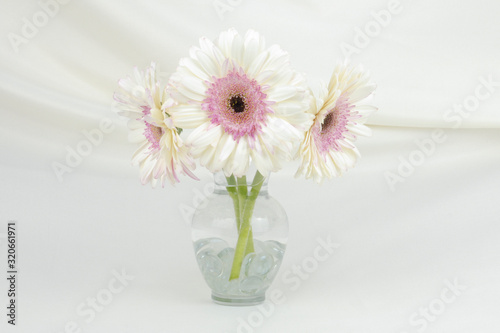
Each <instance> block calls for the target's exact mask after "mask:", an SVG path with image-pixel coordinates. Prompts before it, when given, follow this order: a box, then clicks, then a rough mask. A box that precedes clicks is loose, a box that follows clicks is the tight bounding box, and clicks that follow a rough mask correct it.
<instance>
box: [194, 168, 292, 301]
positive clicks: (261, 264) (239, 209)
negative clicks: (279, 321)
mask: <svg viewBox="0 0 500 333" xmlns="http://www.w3.org/2000/svg"><path fill="white" fill-rule="evenodd" d="M248 178H249V181H248V182H247V177H246V176H243V177H234V176H231V177H225V176H224V174H222V173H217V174H215V175H214V191H213V193H212V194H211V195H209V196H208V197H206V198H205V200H204V201H203V202H202V203H201V204H200V205H199V206H198V207H197V208H196V210H195V212H194V214H193V219H192V224H191V227H192V240H193V245H194V251H195V255H196V260H197V262H198V266H199V268H200V270H201V273H202V274H203V277H204V279H205V281H206V283H207V284H208V286H209V287H210V288H211V290H212V300H213V301H214V302H215V303H218V304H223V305H255V304H259V303H262V302H263V301H264V300H265V292H266V290H267V289H268V287H269V286H270V285H271V282H272V281H273V279H274V278H275V276H276V274H277V272H278V269H279V267H280V265H281V262H282V260H283V255H284V252H285V248H286V242H287V239H288V219H287V216H286V213H285V210H284V209H283V207H282V206H281V205H280V203H279V202H278V201H276V200H275V199H274V198H272V197H271V196H270V195H269V192H268V180H269V179H268V178H264V177H262V175H261V174H260V173H258V172H256V174H255V176H253V175H252V176H251V177H250V176H249V177H248ZM252 178H253V180H252Z"/></svg>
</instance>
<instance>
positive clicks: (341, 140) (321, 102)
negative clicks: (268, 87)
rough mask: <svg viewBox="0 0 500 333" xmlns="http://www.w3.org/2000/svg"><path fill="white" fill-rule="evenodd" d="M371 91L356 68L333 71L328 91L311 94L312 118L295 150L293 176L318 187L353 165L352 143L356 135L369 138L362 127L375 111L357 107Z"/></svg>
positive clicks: (372, 86) (355, 156)
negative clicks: (298, 161)
mask: <svg viewBox="0 0 500 333" xmlns="http://www.w3.org/2000/svg"><path fill="white" fill-rule="evenodd" d="M375 87H376V86H375V84H373V83H370V82H369V76H368V75H367V74H365V73H363V71H362V70H361V69H359V68H352V67H348V66H346V65H338V66H337V67H336V68H335V70H334V72H333V75H332V78H331V80H330V84H329V85H328V87H327V86H326V84H323V85H322V86H321V88H320V91H319V93H318V94H314V97H315V98H314V99H313V102H312V104H311V108H310V110H309V112H311V113H312V114H314V115H315V118H314V122H313V124H312V126H311V128H310V129H309V131H308V132H307V133H306V135H305V138H304V141H303V142H302V144H301V146H300V149H299V158H300V159H301V165H300V167H299V169H298V171H297V174H296V176H300V175H304V176H305V177H306V178H313V179H314V180H315V181H316V182H318V183H319V182H321V181H322V180H323V179H324V178H325V177H326V178H332V177H337V176H340V175H341V174H342V172H344V171H346V170H347V169H349V168H352V167H353V166H354V165H355V162H356V160H357V159H358V157H359V156H360V154H359V151H358V149H357V148H356V146H355V145H354V141H355V140H356V137H357V136H358V135H362V136H369V135H371V130H370V129H369V128H368V127H366V126H365V125H364V123H365V121H366V119H367V117H368V116H369V115H370V114H371V113H372V112H374V111H376V110H377V108H375V107H373V106H370V105H360V104H359V103H360V102H361V101H362V100H363V99H365V98H366V97H368V96H369V95H370V94H371V93H372V92H373V91H374V90H375Z"/></svg>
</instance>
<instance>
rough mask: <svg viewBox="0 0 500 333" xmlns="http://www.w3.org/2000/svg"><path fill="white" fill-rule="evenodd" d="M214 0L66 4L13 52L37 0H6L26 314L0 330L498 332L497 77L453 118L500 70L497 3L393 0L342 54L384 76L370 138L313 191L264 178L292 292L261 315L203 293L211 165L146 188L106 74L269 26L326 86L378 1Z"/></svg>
mask: <svg viewBox="0 0 500 333" xmlns="http://www.w3.org/2000/svg"><path fill="white" fill-rule="evenodd" d="M221 1H222V0H221ZM213 3H214V2H212V1H206V2H195V1H168V2H164V1H149V2H147V3H139V2H137V3H136V2H132V1H117V0H115V1H106V2H104V1H97V0H94V1H85V2H77V1H73V2H69V3H68V4H64V5H60V8H59V12H58V13H56V14H55V15H54V17H51V18H50V19H49V20H48V22H47V24H46V25H45V26H43V27H40V28H39V31H38V33H36V35H35V36H34V37H33V38H31V39H29V41H28V43H26V44H22V45H20V46H19V50H18V51H19V52H17V53H16V52H15V51H14V49H13V48H12V45H11V44H10V43H9V39H8V38H7V36H8V34H9V33H11V32H13V33H16V34H21V29H22V26H23V24H24V23H23V17H26V18H28V19H31V18H32V16H33V15H36V13H38V12H39V11H40V8H41V7H40V5H39V4H38V3H37V2H34V1H16V2H14V1H3V3H2V11H1V14H0V18H1V20H0V22H1V23H0V26H1V32H2V35H3V36H4V38H2V39H1V40H0V44H1V46H0V85H1V87H2V89H1V90H0V95H1V101H2V102H1V105H0V110H1V112H2V122H1V124H0V128H1V141H0V142H1V146H0V149H1V156H2V157H1V164H0V165H1V171H2V191H1V192H0V194H1V196H0V202H1V208H2V209H1V211H0V223H1V225H2V227H1V228H2V230H0V233H1V232H4V230H3V229H5V228H6V223H7V221H8V220H12V219H13V220H17V221H18V226H19V252H20V259H19V260H20V261H19V267H20V268H19V270H20V277H19V279H20V280H19V286H18V288H19V298H18V302H19V313H18V315H19V317H18V326H16V327H15V328H13V327H10V325H7V324H6V319H5V318H6V317H5V314H4V312H5V311H6V310H5V309H4V310H1V311H2V312H1V313H0V318H3V319H1V323H0V328H1V329H0V331H2V332H41V333H44V332H58V333H59V332H64V331H65V325H66V324H67V323H68V322H70V321H74V322H76V324H77V325H78V328H79V329H81V332H153V333H156V332H157V333H163V332H214V333H215V332H216V333H220V332H238V325H239V324H240V319H242V320H248V319H249V320H250V322H251V323H252V324H254V325H255V326H256V327H255V328H252V329H253V331H255V332H308V333H309V332H355V333H358V332H370V333H376V332H383V333H388V332H389V333H391V332H394V333H402V332H408V333H413V332H419V331H425V332H467V333H468V332H498V331H499V330H500V322H499V320H498V312H499V311H500V286H499V283H498V282H499V280H500V267H499V266H500V245H499V244H500V242H499V238H500V225H499V223H498V222H499V216H500V208H499V204H498V203H499V199H500V197H499V190H498V189H499V188H500V168H499V167H500V145H499V143H500V131H499V129H500V115H499V107H500V87H498V86H497V87H494V88H493V90H494V91H493V93H492V94H491V96H489V97H488V98H485V99H484V100H483V101H481V102H480V103H479V106H478V108H477V110H475V111H474V112H471V113H470V115H468V116H467V118H465V117H460V118H459V120H463V122H462V123H460V126H459V127H458V128H456V129H454V128H451V127H452V126H453V124H454V122H450V121H446V120H445V118H444V117H445V115H446V114H447V112H448V111H447V110H449V109H451V108H452V107H453V105H454V104H460V103H464V102H465V101H466V100H467V99H468V98H469V97H470V96H473V94H474V93H475V90H476V88H477V87H478V86H480V85H481V83H480V78H481V77H483V78H488V77H489V76H491V77H492V79H493V81H495V82H498V81H500V63H499V60H498V59H499V57H500V47H499V44H498V40H499V37H500V24H499V21H498V18H497V16H498V15H497V14H498V11H499V10H500V6H499V5H498V2H495V1H482V2H481V3H478V2H477V1H471V0H467V1H460V2H459V3H458V2H456V1H437V2H431V1H418V2H417V1H403V0H402V1H401V2H400V7H401V11H400V12H399V13H398V14H396V15H392V19H391V21H390V23H389V24H388V25H387V26H386V27H384V28H383V29H382V30H381V32H380V34H379V35H378V36H375V37H373V38H371V40H370V43H369V45H368V46H366V47H365V48H362V49H361V50H360V53H359V54H356V55H354V56H353V59H352V61H353V62H354V63H358V62H361V63H363V64H364V65H365V67H366V68H368V69H370V71H371V73H372V77H373V79H374V81H376V82H377V83H378V86H379V87H378V90H377V96H376V99H375V104H377V106H379V108H380V110H379V112H378V113H377V114H376V115H375V116H374V117H373V118H372V119H371V120H370V122H369V123H370V124H372V125H374V126H373V129H374V135H373V137H372V138H363V139H361V140H359V141H358V142H359V149H360V151H361V152H362V155H363V158H362V159H361V160H360V163H359V164H358V166H357V167H356V168H355V169H353V170H351V171H350V172H348V173H347V175H346V176H345V177H342V178H339V179H335V180H333V181H331V182H327V183H325V184H323V185H321V186H318V185H316V184H314V183H313V182H306V181H303V180H292V178H291V174H292V173H293V168H292V167H290V168H288V169H287V170H284V171H283V172H282V173H280V174H277V175H273V177H272V179H271V182H270V191H271V193H272V194H273V196H274V197H276V198H277V199H278V200H279V201H280V202H281V203H282V204H283V206H284V207H285V208H286V210H287V212H288V214H289V219H290V226H291V228H290V240H289V246H288V249H287V253H286V255H285V260H284V263H283V266H282V268H281V271H280V274H279V276H278V278H277V280H276V281H275V283H274V284H273V286H272V287H271V289H272V290H277V291H276V292H280V291H281V292H282V293H283V295H284V301H283V302H282V303H281V304H278V305H275V306H274V309H273V311H271V313H270V314H269V315H262V314H260V315H259V313H261V312H256V311H264V312H265V310H266V309H267V307H269V304H270V303H268V304H267V307H266V308H261V310H259V308H257V307H243V308H231V307H223V306H218V305H215V304H213V303H212V302H211V301H210V292H209V289H208V287H207V286H205V284H204V282H203V280H202V277H201V274H200V273H199V272H198V268H197V265H196V262H195V259H194V255H193V251H192V247H191V242H190V235H189V227H188V225H187V223H186V222H185V221H184V220H183V216H182V214H181V212H180V210H179V207H183V206H187V205H191V203H192V200H193V197H194V196H195V192H194V189H195V188H196V189H199V190H200V191H203V187H204V184H205V183H206V182H208V181H210V176H209V175H208V174H206V173H203V172H202V173H201V174H202V178H203V181H202V182H200V183H196V182H194V181H191V180H188V179H186V180H185V181H183V182H182V183H180V184H179V185H177V186H176V187H175V188H170V187H167V188H165V189H155V190H152V189H150V188H149V187H143V186H141V185H140V184H139V180H138V176H137V175H138V170H136V169H134V168H132V167H131V166H130V163H129V160H130V156H131V154H132V152H133V151H134V149H135V147H133V146H131V145H130V144H128V143H127V142H126V129H125V126H124V123H123V122H122V121H121V120H120V119H118V117H116V116H115V115H114V114H113V113H112V108H111V105H112V100H111V96H112V93H113V91H114V90H115V89H116V81H117V80H118V79H119V78H122V77H124V76H126V75H128V74H130V73H131V70H132V68H133V66H139V67H144V66H146V65H147V64H149V62H150V61H156V62H157V63H159V65H160V66H161V68H162V69H163V70H164V71H165V73H171V72H172V71H174V70H175V67H176V65H177V62H178V60H179V58H180V57H183V56H185V55H187V52H188V49H189V46H190V45H193V44H197V41H198V38H199V37H200V36H202V35H205V36H208V37H210V38H215V37H216V36H217V35H218V33H219V32H220V31H221V30H225V29H227V28H229V27H235V28H237V29H238V30H239V31H240V32H244V31H245V30H246V29H248V28H253V29H255V30H257V31H259V32H261V33H262V34H263V35H265V36H266V40H267V42H268V44H274V43H278V44H280V45H281V46H282V47H283V48H284V49H285V50H287V51H289V52H290V54H291V57H292V61H293V63H294V65H295V67H296V68H297V69H298V70H300V71H303V72H306V73H307V74H308V77H309V80H310V81H311V83H314V82H315V81H317V80H320V79H321V80H328V78H329V73H330V72H331V70H332V68H333V66H334V64H335V62H336V61H337V60H340V59H342V52H341V50H340V45H341V44H342V43H343V42H345V43H350V44H352V43H353V39H354V37H355V31H356V30H355V29H356V27H359V28H361V29H363V28H364V27H365V26H366V25H367V24H368V23H369V22H370V21H372V20H373V18H372V17H371V16H370V12H371V11H380V10H382V9H387V8H388V2H386V1H367V0H366V1H361V0H360V1H351V2H348V1H345V2H341V1H312V2H308V3H306V2H302V1H273V2H271V1H245V0H243V1H232V3H235V4H236V5H235V6H234V8H233V10H232V11H228V12H225V13H224V14H223V17H222V19H221V18H220V17H219V16H218V15H217V12H216V10H215V9H214V6H213ZM478 89H480V91H481V92H482V93H483V94H484V93H486V92H487V90H484V88H478ZM105 117H107V118H110V119H112V120H113V121H114V123H115V127H114V130H113V131H112V132H111V133H109V134H105V136H104V139H103V142H102V144H100V145H98V146H97V147H94V148H93V150H92V153H91V154H90V155H89V156H87V157H85V158H84V159H83V162H82V163H81V165H79V166H77V167H75V168H73V171H72V172H71V173H66V174H64V175H63V180H62V182H59V181H58V179H57V177H56V175H55V173H54V172H53V170H52V167H51V164H52V162H54V161H57V162H61V163H64V159H65V156H66V148H65V147H66V146H69V147H71V148H75V147H76V146H77V145H78V144H79V143H80V142H81V141H82V140H83V139H84V136H83V134H82V133H81V131H82V130H92V129H95V128H98V126H99V122H100V121H101V119H103V118H105ZM435 128H443V129H444V135H445V137H446V140H445V141H444V142H442V143H438V144H436V145H435V148H434V149H433V151H432V153H431V154H429V156H427V157H425V160H424V161H422V163H421V165H419V166H417V167H416V168H415V170H414V172H413V173H412V174H411V175H410V176H408V177H406V178H404V180H405V181H404V182H398V183H396V184H395V185H394V188H393V190H391V187H390V186H389V184H388V182H387V181H386V173H387V172H392V173H394V174H397V172H398V170H397V169H398V166H399V164H400V160H399V158H400V157H402V158H404V159H408V158H409V157H410V156H413V158H418V154H419V153H416V151H417V148H418V147H417V145H416V143H415V142H414V141H415V140H416V139H417V140H424V139H429V138H432V133H433V131H434V129H435ZM441 137H442V136H441ZM412 154H413V155H412ZM422 156H423V155H422ZM328 236H330V237H331V239H332V240H333V241H335V242H336V243H338V244H339V245H340V247H339V248H338V249H336V250H335V251H334V253H333V254H332V255H331V256H330V257H329V258H328V259H327V260H326V261H324V262H320V263H319V264H318V267H317V269H315V270H314V271H313V272H311V273H310V274H309V276H308V277H307V278H305V279H304V280H297V277H298V275H297V274H296V273H293V271H292V268H293V266H294V265H299V266H300V265H302V263H307V262H309V263H310V262H311V260H312V259H310V258H312V257H313V255H314V251H315V249H316V247H317V246H318V244H319V243H318V241H317V238H318V237H320V238H322V239H326V238H327V237H328ZM5 251H6V249H5V242H3V243H2V253H5ZM0 258H3V259H2V264H1V267H2V271H5V255H4V254H2V255H1V256H0ZM307 258H309V259H307ZM303 260H305V261H303ZM122 269H123V270H125V271H126V272H127V273H128V274H129V275H132V276H134V279H133V280H132V281H129V282H128V285H127V286H126V287H125V288H124V289H123V291H122V292H120V293H118V294H116V295H114V297H113V300H112V301H111V302H110V303H109V305H106V306H105V307H104V308H103V309H102V311H101V312H96V316H95V318H93V319H92V320H90V322H86V320H85V319H88V318H89V317H88V316H85V315H84V316H82V315H79V314H78V313H77V309H78V308H79V306H80V305H81V304H82V303H84V302H86V301H87V298H91V297H96V296H97V295H98V294H99V293H102V290H103V289H105V288H108V286H109V283H110V282H112V281H113V279H114V275H113V271H121V270H122ZM2 274H3V273H2ZM455 279H456V280H457V281H458V283H459V284H460V285H463V286H466V287H467V288H466V290H464V291H462V292H460V295H459V296H458V297H455V298H454V300H452V301H450V302H449V303H446V305H445V307H444V308H442V309H441V308H439V305H440V304H445V303H442V302H441V301H439V300H438V299H439V298H440V297H445V298H446V299H448V300H450V298H452V296H453V295H452V294H450V292H448V291H447V290H446V289H447V288H448V287H447V283H446V282H445V281H449V282H452V283H453V281H454V280H455ZM292 280H293V281H295V282H292ZM297 281H300V283H297ZM5 282H6V281H5V280H4V279H2V283H0V287H1V288H2V289H1V291H0V304H5V302H6V301H7V297H6V283H5ZM443 295H444V296H443ZM447 297H448V298H447ZM429 306H430V307H434V310H435V311H438V312H440V311H441V310H442V311H443V312H442V313H441V314H439V315H437V316H435V318H432V321H431V320H429V321H427V323H428V325H427V326H426V327H425V329H423V330H422V329H421V328H423V324H422V318H423V317H420V315H419V314H418V311H420V310H419V309H420V308H428V307H429ZM2 308H4V307H3V306H2ZM84 309H88V308H84ZM87 313H88V312H87ZM415 313H417V315H415ZM264 317H265V318H264ZM259 318H264V320H263V321H262V322H259ZM412 318H413V319H414V320H420V321H419V324H415V323H414V324H413V325H412V324H411V323H410V320H411V319H412ZM257 326H258V327H257ZM419 329H420V330H419ZM66 331H67V332H70V331H72V330H66ZM239 331H240V332H245V330H243V329H240V330H239ZM247 331H248V330H247ZM75 332H78V330H76V331H75Z"/></svg>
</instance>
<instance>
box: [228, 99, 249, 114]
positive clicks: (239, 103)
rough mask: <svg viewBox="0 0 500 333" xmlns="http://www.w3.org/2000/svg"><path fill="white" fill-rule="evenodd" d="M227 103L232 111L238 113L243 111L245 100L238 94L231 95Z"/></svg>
mask: <svg viewBox="0 0 500 333" xmlns="http://www.w3.org/2000/svg"><path fill="white" fill-rule="evenodd" d="M229 105H230V106H231V108H232V109H233V111H234V112H237V113H239V112H243V111H245V101H244V100H243V98H241V96H240V95H236V96H233V97H231V100H230V101H229Z"/></svg>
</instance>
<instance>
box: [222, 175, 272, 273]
mask: <svg viewBox="0 0 500 333" xmlns="http://www.w3.org/2000/svg"><path fill="white" fill-rule="evenodd" d="M263 183H264V176H262V174H261V173H260V172H259V171H257V172H256V173H255V177H254V179H253V182H252V189H251V190H250V195H249V196H248V197H247V198H246V200H245V201H244V205H243V214H242V216H241V224H240V232H239V235H238V242H237V243H236V249H235V250H234V259H233V266H232V267H231V275H230V276H229V280H234V279H237V278H239V276H240V271H241V264H242V263H243V259H244V258H245V256H246V255H247V254H248V253H252V252H254V246H253V235H252V226H251V223H250V222H251V220H252V214H253V210H254V207H255V201H256V200H257V197H258V196H259V192H260V189H261V188H262V184H263ZM241 206H242V202H241V201H240V209H241Z"/></svg>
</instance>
